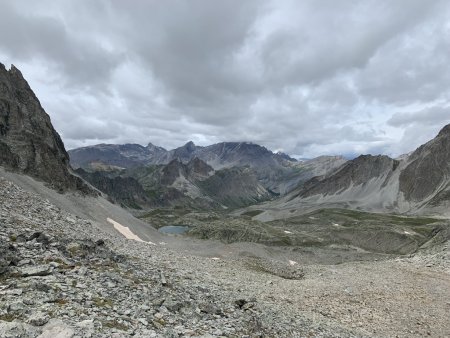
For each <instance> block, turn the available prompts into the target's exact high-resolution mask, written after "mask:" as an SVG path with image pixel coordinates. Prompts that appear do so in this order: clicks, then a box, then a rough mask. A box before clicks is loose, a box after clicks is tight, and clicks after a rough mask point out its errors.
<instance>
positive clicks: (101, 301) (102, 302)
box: [92, 297, 113, 307]
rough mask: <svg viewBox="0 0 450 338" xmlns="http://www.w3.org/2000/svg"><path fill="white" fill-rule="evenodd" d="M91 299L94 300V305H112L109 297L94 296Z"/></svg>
mask: <svg viewBox="0 0 450 338" xmlns="http://www.w3.org/2000/svg"><path fill="white" fill-rule="evenodd" d="M92 301H93V302H94V305H95V306H96V307H112V306H113V302H112V300H111V299H105V298H100V297H94V298H92Z"/></svg>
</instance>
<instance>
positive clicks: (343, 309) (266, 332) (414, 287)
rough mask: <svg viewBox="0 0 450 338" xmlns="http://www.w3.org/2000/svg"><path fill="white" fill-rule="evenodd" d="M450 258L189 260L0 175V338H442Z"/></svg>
mask: <svg viewBox="0 0 450 338" xmlns="http://www.w3.org/2000/svg"><path fill="white" fill-rule="evenodd" d="M449 252H450V249H449V246H448V242H447V244H444V245H439V246H435V247H431V248H429V249H427V250H426V251H425V252H423V253H421V254H420V255H415V256H413V257H408V258H397V259H394V260H386V261H379V262H359V263H346V264H340V265H308V266H303V265H302V264H301V262H290V264H289V263H288V264H285V265H282V264H281V263H280V262H278V261H276V262H275V261H270V260H267V259H260V258H256V257H255V258H252V259H248V258H245V259H244V258H243V259H235V258H233V259H223V258H221V259H218V258H216V257H199V256H198V255H195V254H194V253H192V252H179V251H176V250H171V249H168V248H167V247H165V246H164V245H159V244H158V245H155V246H153V245H150V244H147V243H139V242H135V241H130V240H126V239H124V238H121V237H120V236H119V235H117V236H111V235H109V234H106V233H104V232H102V231H100V230H99V229H97V228H96V226H95V224H94V223H92V222H91V221H89V220H83V219H80V218H77V217H75V216H72V215H70V214H68V213H66V212H65V211H63V210H60V209H58V208H57V207H55V206H53V205H52V204H51V203H49V202H47V201H45V200H43V199H42V198H40V197H39V196H37V195H34V194H31V193H28V192H26V191H23V190H22V189H20V188H18V187H17V186H15V185H14V184H12V183H10V182H8V181H6V180H3V179H1V178H0V337H128V336H134V337H189V336H191V337H221V336H224V337H414V336H415V337H422V336H432V337H448V336H450V323H449V321H448V313H449V312H450V254H449Z"/></svg>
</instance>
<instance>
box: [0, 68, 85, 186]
mask: <svg viewBox="0 0 450 338" xmlns="http://www.w3.org/2000/svg"><path fill="white" fill-rule="evenodd" d="M0 165H2V166H4V167H6V168H7V169H9V170H14V171H18V172H21V173H25V174H28V175H31V176H34V177H36V178H38V179H41V180H43V181H44V182H46V183H48V184H49V185H50V186H52V187H53V188H56V189H59V190H61V191H65V190H68V189H77V188H78V189H83V190H85V191H89V189H88V188H87V186H85V184H84V183H83V181H82V180H81V179H80V178H78V177H76V176H74V175H72V174H71V173H70V166H69V156H68V155H67V152H66V150H65V148H64V144H63V142H62V141H61V138H60V136H59V135H58V133H57V132H56V131H55V129H54V128H53V126H52V123H51V121H50V117H49V116H48V115H47V113H46V112H45V111H44V109H43V108H42V106H41V104H40V102H39V100H38V99H37V97H36V96H35V94H34V92H33V91H32V90H31V88H30V86H29V85H28V83H27V81H26V80H25V79H24V77H23V76H22V73H21V72H20V70H18V69H17V68H16V67H15V66H14V65H12V66H11V69H10V70H9V71H8V70H7V69H6V68H5V67H4V66H2V67H0Z"/></svg>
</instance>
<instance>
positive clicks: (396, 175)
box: [255, 125, 450, 220]
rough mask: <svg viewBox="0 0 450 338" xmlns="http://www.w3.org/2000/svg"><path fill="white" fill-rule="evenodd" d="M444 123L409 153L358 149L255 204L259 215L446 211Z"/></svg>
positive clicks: (449, 147)
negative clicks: (396, 156) (281, 193)
mask: <svg viewBox="0 0 450 338" xmlns="http://www.w3.org/2000/svg"><path fill="white" fill-rule="evenodd" d="M449 130H450V126H449V125H447V126H445V127H444V128H443V129H442V130H441V131H440V132H439V134H438V135H437V136H436V137H435V138H434V139H433V140H431V141H429V142H427V143H426V144H424V145H422V146H421V147H419V148H418V149H417V150H416V151H414V152H413V153H412V154H411V155H410V156H404V157H402V158H401V159H398V160H394V159H391V158H389V157H387V156H371V155H361V156H359V157H357V158H355V159H353V160H351V161H348V162H346V163H345V164H343V165H342V166H341V167H340V168H338V169H336V170H334V171H332V172H331V173H328V174H325V175H323V176H317V177H314V178H312V179H310V180H309V181H307V182H305V183H304V184H303V185H302V186H300V187H299V188H298V189H296V190H294V191H292V192H291V193H290V194H288V195H286V196H285V197H282V198H281V199H279V200H277V201H274V202H271V203H268V204H266V205H264V206H257V207H255V208H257V209H263V210H264V211H265V212H264V213H261V214H260V215H258V217H257V218H258V219H260V220H273V219H280V218H285V217H291V216H295V215H300V214H303V213H305V212H309V211H311V210H315V209H319V208H350V209H358V210H366V211H373V212H390V213H407V214H434V215H440V216H444V217H450V211H449V210H450V190H449V189H450V132H449Z"/></svg>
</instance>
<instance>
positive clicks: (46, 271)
mask: <svg viewBox="0 0 450 338" xmlns="http://www.w3.org/2000/svg"><path fill="white" fill-rule="evenodd" d="M52 271H53V268H52V267H51V266H50V265H48V264H44V265H35V266H27V267H23V268H21V269H19V273H20V275H21V276H22V277H30V276H48V275H50V274H51V273H52Z"/></svg>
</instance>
